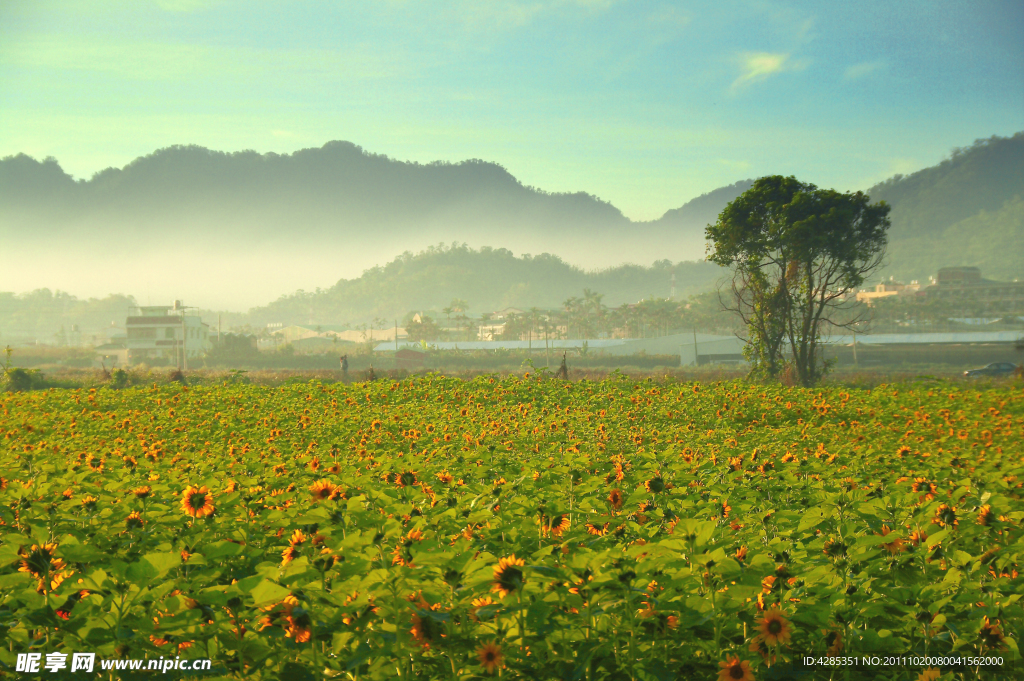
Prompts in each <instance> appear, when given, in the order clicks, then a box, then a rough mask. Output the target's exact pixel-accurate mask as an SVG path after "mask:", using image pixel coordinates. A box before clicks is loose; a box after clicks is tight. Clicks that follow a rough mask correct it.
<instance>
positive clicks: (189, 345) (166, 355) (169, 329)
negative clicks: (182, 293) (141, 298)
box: [125, 301, 213, 365]
mask: <svg viewBox="0 0 1024 681" xmlns="http://www.w3.org/2000/svg"><path fill="white" fill-rule="evenodd" d="M137 312H138V314H136V315H133V316H131V317H128V319H127V320H126V321H125V331H126V338H125V349H126V351H127V360H126V363H127V364H143V363H145V364H173V365H182V364H187V360H190V359H198V358H200V357H202V356H203V355H205V354H206V353H207V352H209V351H210V350H211V349H213V343H212V342H211V341H210V327H209V325H207V324H204V323H203V320H202V319H200V317H199V315H196V314H186V312H185V308H184V307H182V306H181V303H180V302H179V301H175V304H174V305H173V306H170V305H156V306H148V307H139V308H138V310H137ZM183 360H184V361H183Z"/></svg>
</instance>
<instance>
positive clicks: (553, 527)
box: [543, 514, 569, 537]
mask: <svg viewBox="0 0 1024 681" xmlns="http://www.w3.org/2000/svg"><path fill="white" fill-rule="evenodd" d="M543 529H544V533H545V534H547V533H548V532H550V533H551V534H553V535H555V536H556V537H561V536H562V533H563V532H565V531H566V530H568V529H569V516H567V515H564V514H562V515H556V516H554V517H553V518H548V522H547V523H545V525H544V528H543Z"/></svg>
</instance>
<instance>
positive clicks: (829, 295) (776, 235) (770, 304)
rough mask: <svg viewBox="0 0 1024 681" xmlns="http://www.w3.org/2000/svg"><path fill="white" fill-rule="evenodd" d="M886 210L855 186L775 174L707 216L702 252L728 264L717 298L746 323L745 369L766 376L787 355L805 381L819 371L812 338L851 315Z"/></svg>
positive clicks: (879, 244)
mask: <svg viewBox="0 0 1024 681" xmlns="http://www.w3.org/2000/svg"><path fill="white" fill-rule="evenodd" d="M888 214H889V206H888V205H886V204H885V203H884V202H881V203H876V204H872V203H871V202H870V198H869V197H868V196H867V195H866V194H864V193H863V192H853V193H850V192H848V193H840V192H837V191H835V190H831V189H819V188H818V187H816V186H815V185H813V184H807V183H803V182H800V181H798V180H797V179H796V178H794V177H782V176H779V175H775V176H770V177H763V178H761V179H759V180H757V181H756V182H755V183H754V185H753V186H752V187H751V188H750V189H749V190H747V191H746V192H744V193H743V194H742V195H741V196H740V197H739V198H737V199H735V200H734V201H732V202H731V203H730V204H729V205H728V206H726V208H725V210H723V211H722V213H721V214H720V215H719V217H718V221H717V222H716V223H715V224H713V225H709V226H708V228H707V237H708V239H709V240H710V241H711V247H712V252H711V255H710V256H709V258H708V260H709V261H711V262H713V263H716V264H718V265H721V266H723V267H730V268H732V270H733V277H732V280H731V287H730V288H731V291H730V294H731V295H730V297H731V302H729V303H725V305H726V306H727V307H728V308H729V309H731V310H734V311H736V312H737V313H738V314H739V315H740V316H741V317H742V319H743V322H744V324H745V326H746V327H747V333H748V350H747V352H748V358H749V359H750V361H751V364H752V369H753V371H754V373H755V374H759V375H761V376H763V377H767V378H775V377H777V376H779V375H780V373H781V372H782V371H783V370H784V369H785V368H786V366H787V365H789V366H791V367H792V368H793V370H794V371H795V373H796V376H797V378H798V380H799V381H800V383H802V384H803V385H812V384H814V383H815V382H816V381H817V380H818V379H820V378H821V377H822V376H823V375H824V374H825V373H826V372H827V370H828V365H827V363H826V362H825V361H824V358H823V357H821V356H820V354H819V353H818V346H819V341H820V339H821V336H822V334H823V333H828V332H829V331H830V327H835V326H850V325H852V324H855V323H856V322H857V321H859V319H858V318H857V317H856V316H853V317H851V316H850V315H847V314H843V312H844V311H845V310H844V308H847V307H850V306H851V305H852V304H853V303H854V299H853V297H852V296H851V295H850V294H851V293H852V292H854V291H855V290H856V288H857V287H858V286H860V285H861V284H862V283H863V282H864V279H865V277H867V276H868V275H869V274H870V273H871V272H873V271H874V270H876V269H877V268H878V267H879V265H880V264H881V262H882V257H883V255H884V253H885V247H886V242H887V235H886V233H887V230H888V228H889V225H890V222H889V218H888ZM787 348H788V353H787V352H786V350H787ZM787 355H788V356H787Z"/></svg>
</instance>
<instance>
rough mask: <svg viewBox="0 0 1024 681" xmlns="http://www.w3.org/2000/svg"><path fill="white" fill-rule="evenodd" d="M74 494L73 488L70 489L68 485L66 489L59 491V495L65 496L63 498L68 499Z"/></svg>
mask: <svg viewBox="0 0 1024 681" xmlns="http://www.w3.org/2000/svg"><path fill="white" fill-rule="evenodd" d="M74 494H75V491H74V490H73V489H71V488H70V487H68V488H67V489H66V490H64V491H63V492H62V493H61V496H62V497H63V498H65V499H70V498H71V497H72V496H74Z"/></svg>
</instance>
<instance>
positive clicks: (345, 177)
mask: <svg viewBox="0 0 1024 681" xmlns="http://www.w3.org/2000/svg"><path fill="white" fill-rule="evenodd" d="M0 206H2V207H3V208H5V209H7V210H14V211H19V210H39V209H45V210H46V211H48V212H49V214H50V215H53V216H54V217H57V216H59V217H61V218H63V220H62V222H61V223H59V224H57V225H56V227H57V228H58V229H73V228H74V227H75V226H76V225H77V224H79V223H80V222H82V221H84V220H86V219H87V218H88V217H89V215H90V214H100V215H103V216H105V217H115V216H116V217H117V218H119V219H120V220H119V221H116V222H111V223H109V225H108V227H107V229H108V230H110V231H118V230H122V229H124V228H125V227H127V226H128V225H129V224H132V225H146V224H149V223H157V222H161V221H166V220H170V219H175V218H176V219H183V218H195V217H197V212H207V213H209V214H210V215H212V216H216V217H218V218H221V219H224V218H227V221H226V222H224V223H223V227H224V229H225V230H226V231H231V230H234V229H237V228H239V227H241V226H242V225H248V228H247V231H248V233H249V234H252V233H253V231H254V230H255V231H256V232H261V231H272V230H273V229H274V228H275V227H279V226H280V225H276V224H275V223H274V220H275V219H281V218H285V217H288V218H291V219H295V218H302V219H304V220H305V227H304V229H306V230H309V231H311V232H317V231H331V230H333V231H338V230H341V231H343V230H344V229H345V228H347V227H350V226H357V223H361V222H363V221H368V222H371V223H372V224H375V225H401V224H404V223H407V222H410V221H413V220H416V221H421V222H422V221H424V220H426V221H433V220H435V219H452V218H454V217H458V218H459V219H463V220H467V221H476V222H483V223H485V224H487V225H493V226H499V225H505V226H507V225H509V224H512V223H514V222H519V221H526V222H530V221H544V222H550V221H557V222H558V223H559V224H560V225H561V226H562V228H563V229H567V230H571V229H572V228H574V227H579V226H586V227H587V228H591V229H593V228H606V227H620V226H622V225H624V224H628V223H629V220H627V219H626V218H625V217H623V215H622V213H620V212H619V210H618V209H616V208H615V207H613V206H612V205H610V204H608V203H606V202H603V201H601V200H599V199H598V198H597V197H594V196H591V195H589V194H585V193H582V192H580V193H575V194H549V193H547V192H543V191H541V190H538V189H534V188H532V187H526V186H523V185H522V184H521V183H520V182H519V181H518V180H516V178H514V177H512V175H510V174H509V173H508V172H507V171H506V170H505V169H504V168H502V167H501V166H499V165H497V164H494V163H486V162H484V161H479V160H469V161H463V162H461V163H444V162H438V163H431V164H427V165H422V164H418V163H406V162H401V161H396V160H393V159H390V158H388V157H386V156H382V155H376V154H371V153H367V152H365V151H364V150H363V149H362V148H360V147H358V146H356V145H354V144H352V143H350V142H328V143H327V144H325V145H324V146H323V147H321V148H319V149H303V150H300V151H296V152H295V153H294V154H285V155H279V154H274V153H268V154H258V153H256V152H254V151H243V152H238V153H224V152H218V151H211V150H209V149H205V148H203V147H198V146H174V147H169V148H166V149H161V150H159V151H156V152H154V153H152V154H149V155H148V156H144V157H141V158H138V159H136V160H134V161H132V162H131V163H129V164H128V165H127V166H125V167H124V168H107V169H106V170H104V171H102V172H99V173H97V174H96V175H94V176H93V177H92V179H90V180H88V181H81V182H75V181H74V180H73V179H72V178H71V177H70V176H69V175H67V174H66V173H64V171H63V170H62V169H61V168H60V166H59V165H58V163H57V161H56V160H54V159H47V160H46V161H44V162H42V163H40V162H37V161H35V160H33V159H31V158H29V157H27V156H25V155H19V156H14V157H8V158H5V159H3V160H2V161H0ZM456 213H457V214H458V215H456ZM254 217H260V218H261V219H259V220H257V221H256V222H255V223H253V222H251V220H252V219H253V218H254ZM184 226H185V227H186V228H188V227H189V224H188V223H186V224H185V225H184Z"/></svg>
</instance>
